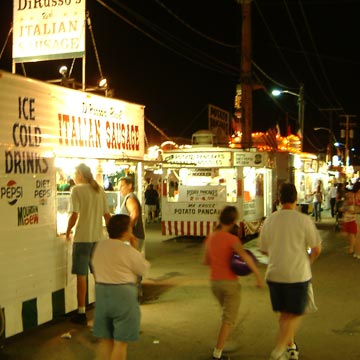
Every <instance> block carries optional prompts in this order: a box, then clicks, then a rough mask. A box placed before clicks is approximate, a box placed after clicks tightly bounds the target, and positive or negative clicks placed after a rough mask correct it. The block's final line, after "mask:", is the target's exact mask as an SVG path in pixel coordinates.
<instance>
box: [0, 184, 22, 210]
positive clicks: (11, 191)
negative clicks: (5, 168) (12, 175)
mask: <svg viewBox="0 0 360 360" xmlns="http://www.w3.org/2000/svg"><path fill="white" fill-rule="evenodd" d="M0 197H1V200H3V199H5V200H7V202H8V204H9V205H15V204H16V203H17V201H18V200H19V199H21V198H22V197H23V188H22V186H19V185H17V184H16V181H15V180H9V181H8V182H7V184H6V186H2V187H1V188H0Z"/></svg>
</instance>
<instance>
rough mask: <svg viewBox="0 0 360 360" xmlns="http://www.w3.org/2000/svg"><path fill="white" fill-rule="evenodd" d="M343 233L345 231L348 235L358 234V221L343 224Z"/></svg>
mask: <svg viewBox="0 0 360 360" xmlns="http://www.w3.org/2000/svg"><path fill="white" fill-rule="evenodd" d="M342 229H343V231H345V232H346V233H348V234H356V233H357V224H356V221H355V220H353V221H347V222H344V223H343V226H342Z"/></svg>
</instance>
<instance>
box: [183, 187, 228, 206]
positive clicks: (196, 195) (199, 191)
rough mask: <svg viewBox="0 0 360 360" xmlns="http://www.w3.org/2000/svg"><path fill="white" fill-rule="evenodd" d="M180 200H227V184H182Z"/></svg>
mask: <svg viewBox="0 0 360 360" xmlns="http://www.w3.org/2000/svg"><path fill="white" fill-rule="evenodd" d="M179 201H180V202H181V201H186V202H203V201H205V202H207V201H212V202H214V201H215V202H219V201H226V187H225V186H180V187H179Z"/></svg>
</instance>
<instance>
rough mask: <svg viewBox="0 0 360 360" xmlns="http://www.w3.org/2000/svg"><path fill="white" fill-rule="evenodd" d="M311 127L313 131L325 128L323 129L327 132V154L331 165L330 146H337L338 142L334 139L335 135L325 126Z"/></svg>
mask: <svg viewBox="0 0 360 360" xmlns="http://www.w3.org/2000/svg"><path fill="white" fill-rule="evenodd" d="M313 129H314V130H315V131H319V130H325V131H327V132H328V133H329V144H328V154H327V155H328V157H329V159H328V161H330V165H332V146H331V145H333V146H336V147H338V146H339V143H338V141H337V140H336V137H335V135H334V133H333V131H332V130H331V129H329V128H327V127H314V128H313ZM331 138H332V139H331ZM330 139H331V140H332V141H331V140H330ZM331 143H332V144H331Z"/></svg>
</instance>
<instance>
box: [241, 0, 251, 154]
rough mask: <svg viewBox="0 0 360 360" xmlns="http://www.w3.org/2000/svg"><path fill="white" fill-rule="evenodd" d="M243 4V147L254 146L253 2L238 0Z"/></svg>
mask: <svg viewBox="0 0 360 360" xmlns="http://www.w3.org/2000/svg"><path fill="white" fill-rule="evenodd" d="M237 1H238V3H240V4H241V12H242V29H241V30H242V32H241V40H242V43H241V65H240V66H241V68H240V87H241V89H240V94H241V110H240V113H241V125H242V126H241V127H242V136H241V147H242V148H243V149H247V148H250V147H251V146H252V139H251V133H252V122H253V119H252V115H253V114H252V91H253V83H252V73H251V2H252V0H237Z"/></svg>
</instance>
